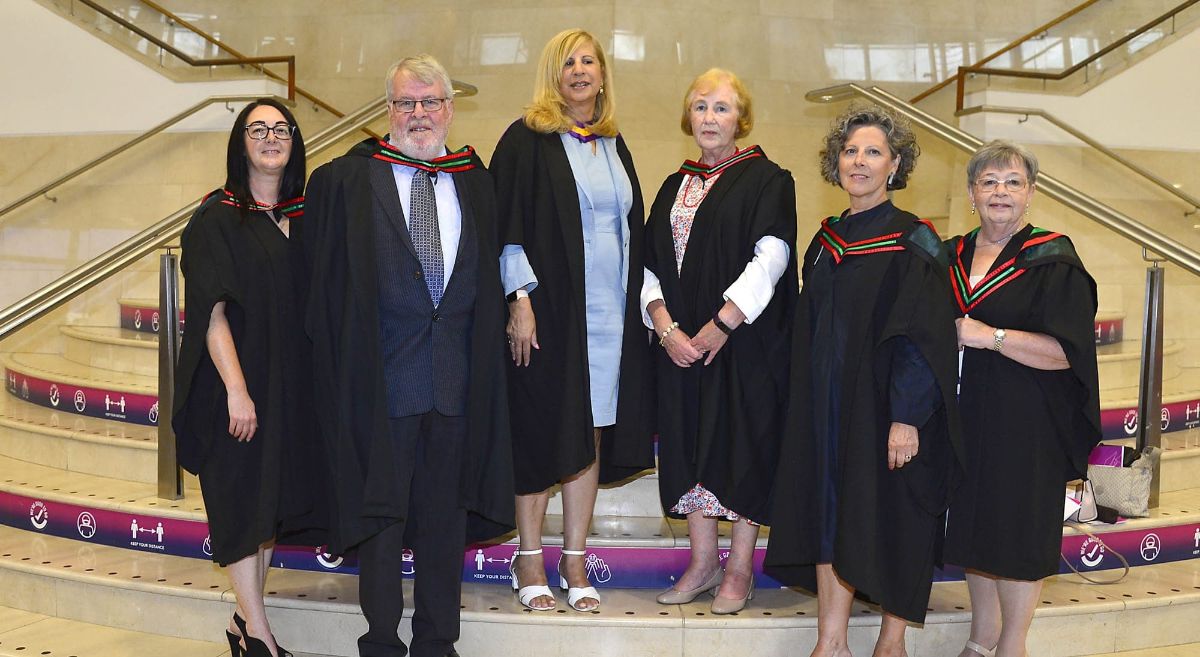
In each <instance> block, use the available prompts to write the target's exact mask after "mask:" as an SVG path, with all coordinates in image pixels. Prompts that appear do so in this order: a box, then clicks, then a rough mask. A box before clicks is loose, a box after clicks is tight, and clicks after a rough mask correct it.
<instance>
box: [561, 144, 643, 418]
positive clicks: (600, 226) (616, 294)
mask: <svg viewBox="0 0 1200 657" xmlns="http://www.w3.org/2000/svg"><path fill="white" fill-rule="evenodd" d="M562 141H563V148H565V149H566V151H567V159H568V160H569V161H570V162H571V173H572V174H573V175H574V176H575V188H576V191H577V192H578V194H579V215H580V218H581V219H582V221H583V267H584V277H583V278H584V296H585V297H586V298H587V308H586V317H587V345H588V373H589V375H590V377H591V393H592V422H593V426H597V427H604V426H608V425H610V424H616V422H617V386H618V384H619V382H620V365H621V339H622V337H623V334H624V329H625V294H626V290H625V288H626V281H627V278H628V277H627V274H626V272H627V270H628V263H627V261H626V257H627V256H626V251H625V249H624V243H625V238H624V232H625V213H624V212H622V205H623V203H622V202H621V201H622V198H621V196H622V195H621V191H624V190H623V189H620V188H623V187H626V186H628V185H629V182H628V180H626V175H625V169H624V167H623V166H622V165H621V162H620V159H619V158H618V157H616V150H615V148H610V147H608V146H610V144H608V143H604V142H615V140H614V139H611V138H607V139H600V140H598V141H597V142H596V146H597V148H596V152H595V154H593V153H592V144H584V143H581V142H580V141H578V140H577V139H575V138H573V137H571V136H570V135H567V134H564V135H563V136H562ZM617 176H620V180H619V181H618V179H617ZM619 186H620V187H619Z"/></svg>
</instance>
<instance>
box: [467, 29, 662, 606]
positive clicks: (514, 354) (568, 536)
mask: <svg viewBox="0 0 1200 657" xmlns="http://www.w3.org/2000/svg"><path fill="white" fill-rule="evenodd" d="M537 70H538V74H537V79H536V80H535V81H534V95H533V102H532V103H531V104H530V105H529V106H528V107H527V108H526V110H525V114H524V115H523V116H522V117H521V118H520V119H518V120H517V121H515V122H514V123H513V124H512V125H511V126H509V128H508V130H507V131H506V132H505V133H504V136H503V137H501V138H500V142H499V143H498V144H497V145H496V151H495V155H494V156H493V157H492V162H491V166H490V167H489V168H490V169H491V171H492V173H493V176H494V178H495V180H496V199H497V203H498V207H499V213H498V214H499V225H500V243H501V244H503V245H504V247H503V253H502V255H501V267H500V269H501V275H502V277H503V279H504V288H505V289H504V291H505V294H506V295H507V296H508V310H509V319H508V326H507V331H506V332H507V334H508V340H509V347H510V356H511V359H510V366H509V368H508V380H509V404H510V411H511V416H512V438H513V461H514V476H515V483H516V493H517V505H516V506H517V530H518V532H519V533H520V540H521V545H520V550H519V551H518V558H517V559H515V560H514V562H513V564H512V573H513V586H514V588H516V589H518V596H519V598H520V600H521V603H522V604H524V605H525V606H526V607H529V608H530V609H534V610H547V609H553V608H554V607H555V604H556V603H555V599H554V596H553V594H552V593H551V591H550V589H549V587H548V586H547V585H546V584H547V578H546V571H545V562H544V559H543V556H542V544H541V536H542V524H543V521H544V519H545V515H546V505H547V502H548V500H549V494H550V488H551V487H552V486H554V485H555V484H560V483H561V484H562V491H563V516H564V517H563V525H564V527H563V549H562V554H561V556H560V558H559V561H558V574H559V584H560V586H561V587H562V588H564V589H567V590H568V595H567V601H568V604H570V606H571V607H572V608H573V609H575V610H577V611H591V610H593V609H595V608H596V607H598V606H599V605H600V596H599V594H598V593H597V592H596V590H595V588H593V587H592V586H591V585H590V583H589V582H588V576H587V571H586V569H585V559H586V552H587V550H586V539H587V535H588V527H589V525H590V524H591V517H592V509H593V507H594V505H595V500H596V489H597V485H598V483H599V482H600V481H601V480H603V481H615V480H617V479H620V478H622V477H624V476H626V475H629V474H632V473H634V472H637V471H639V470H642V469H644V468H647V467H650V466H651V465H653V454H652V451H651V445H652V443H651V441H650V431H649V423H648V421H647V416H648V411H649V404H648V403H647V398H648V397H649V395H648V394H647V392H648V387H649V379H648V377H647V376H646V371H647V365H648V361H649V358H648V355H649V347H648V342H647V336H646V330H645V328H644V327H642V321H641V313H640V312H639V310H638V291H639V290H641V287H642V267H641V262H642V217H643V210H642V194H641V189H640V188H639V186H638V180H637V174H636V173H635V172H634V169H633V160H632V159H631V158H630V155H629V150H628V149H627V148H626V147H625V142H624V140H623V139H621V136H620V134H619V133H618V131H617V122H616V117H615V114H614V109H615V104H614V101H613V83H612V72H611V70H610V69H609V66H608V60H607V58H606V57H605V54H604V49H603V48H602V47H601V46H600V43H599V42H598V41H597V40H596V39H595V37H593V36H592V35H591V34H588V33H587V32H585V31H583V30H580V29H571V30H565V31H563V32H560V33H559V34H558V35H556V36H555V37H554V38H553V39H551V40H550V42H549V43H548V44H546V47H545V49H544V50H543V51H542V55H541V57H540V59H539V61H538V69H537ZM630 263H633V266H631V264H630ZM631 290H632V293H630V291H631Z"/></svg>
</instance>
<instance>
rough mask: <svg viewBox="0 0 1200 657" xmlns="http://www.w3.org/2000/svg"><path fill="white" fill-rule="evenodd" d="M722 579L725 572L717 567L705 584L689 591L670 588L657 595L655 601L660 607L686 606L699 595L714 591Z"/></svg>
mask: <svg viewBox="0 0 1200 657" xmlns="http://www.w3.org/2000/svg"><path fill="white" fill-rule="evenodd" d="M723 579H725V571H724V570H721V569H720V568H719V567H718V568H717V570H716V571H715V572H713V574H712V576H711V577H709V578H708V581H707V582H705V583H703V584H701V585H700V586H698V587H696V588H694V589H692V590H691V591H680V590H679V589H676V588H675V587H674V586H672V587H671V588H669V589H667V590H666V591H663V592H662V593H659V594H658V597H656V598H655V600H657V601H658V604H660V605H686V604H687V603H689V602H691V601H692V600H695V599H696V598H697V597H698V596H699V595H700V594H701V593H704V592H706V591H715V590H716V589H717V587H718V586H720V585H721V580H723Z"/></svg>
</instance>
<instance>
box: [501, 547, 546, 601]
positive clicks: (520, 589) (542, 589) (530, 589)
mask: <svg viewBox="0 0 1200 657" xmlns="http://www.w3.org/2000/svg"><path fill="white" fill-rule="evenodd" d="M541 553H542V550H541V548H538V549H537V550H517V551H516V553H515V554H513V559H512V563H510V564H508V574H509V575H511V576H512V587H513V591H516V593H517V600H519V601H520V602H521V604H522V605H525V607H526V608H527V609H532V610H533V611H550V610H551V609H554V608H555V607H557V606H558V600H556V599H555V598H554V591H551V590H550V587H549V586H547V585H546V584H531V585H529V586H521V583H520V582H518V581H517V557H532V556H533V555H535V554H541ZM543 596H545V597H548V598H550V599H552V600H554V604H552V605H550V606H549V607H534V606H533V605H532V604H530V603H531V602H533V601H534V600H536V599H537V598H541V597H543Z"/></svg>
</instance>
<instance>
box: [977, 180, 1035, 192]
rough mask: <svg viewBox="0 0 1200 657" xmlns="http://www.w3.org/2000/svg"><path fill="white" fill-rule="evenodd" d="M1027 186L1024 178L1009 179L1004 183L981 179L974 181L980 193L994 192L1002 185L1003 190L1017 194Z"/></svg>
mask: <svg viewBox="0 0 1200 657" xmlns="http://www.w3.org/2000/svg"><path fill="white" fill-rule="evenodd" d="M1028 184H1029V182H1028V181H1026V180H1025V179H1024V178H1009V179H1007V180H1004V181H1000V180H997V179H995V178H981V179H979V180H976V181H975V186H976V187H978V188H979V189H980V190H981V191H985V192H994V191H996V188H997V187H999V186H1000V185H1004V189H1007V190H1008V191H1010V192H1019V191H1021V190H1022V189H1025V187H1026V186H1027V185H1028Z"/></svg>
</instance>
